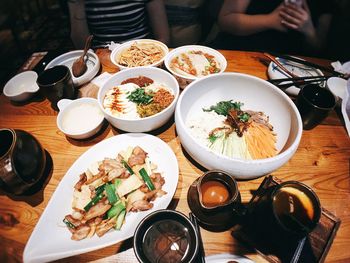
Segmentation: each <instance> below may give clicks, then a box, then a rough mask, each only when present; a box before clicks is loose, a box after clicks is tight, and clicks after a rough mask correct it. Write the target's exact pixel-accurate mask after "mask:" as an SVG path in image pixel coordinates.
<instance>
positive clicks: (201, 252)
mask: <svg viewBox="0 0 350 263" xmlns="http://www.w3.org/2000/svg"><path fill="white" fill-rule="evenodd" d="M189 217H190V221H191V222H192V224H193V225H194V227H195V229H196V231H197V233H198V241H199V244H198V254H197V261H195V262H198V263H205V252H204V248H203V240H202V236H201V230H200V228H199V226H198V221H197V218H196V217H195V216H194V214H193V213H192V212H190V213H189Z"/></svg>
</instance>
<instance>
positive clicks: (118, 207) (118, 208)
mask: <svg viewBox="0 0 350 263" xmlns="http://www.w3.org/2000/svg"><path fill="white" fill-rule="evenodd" d="M123 210H125V205H124V204H123V203H122V202H120V201H119V202H117V203H115V204H114V205H113V206H112V207H111V208H110V209H109V210H108V211H107V217H108V218H112V217H115V216H118V215H119V214H120V212H122V211H123Z"/></svg>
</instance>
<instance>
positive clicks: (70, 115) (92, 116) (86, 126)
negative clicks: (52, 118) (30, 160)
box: [57, 98, 104, 139]
mask: <svg viewBox="0 0 350 263" xmlns="http://www.w3.org/2000/svg"><path fill="white" fill-rule="evenodd" d="M57 106H58V108H59V110H60V112H59V113H58V116H57V127H58V128H59V129H60V131H61V132H63V133H64V134H65V135H66V136H68V137H70V138H73V139H86V138H89V137H91V136H93V135H95V134H96V133H97V132H98V131H99V130H100V129H101V127H102V125H103V120H104V116H103V113H102V111H101V109H100V107H99V105H98V102H97V100H96V99H93V98H80V99H76V100H69V99H62V100H60V101H59V102H58V103H57ZM82 113H84V114H82ZM71 125H72V126H71ZM74 125H77V126H74ZM79 125H80V127H78V126H79Z"/></svg>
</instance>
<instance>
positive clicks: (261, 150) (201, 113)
mask: <svg viewBox="0 0 350 263" xmlns="http://www.w3.org/2000/svg"><path fill="white" fill-rule="evenodd" d="M198 90H200V91H201V92H200V93H199V92H198ZM175 124H176V131H177V134H178V136H179V138H180V141H181V144H182V146H183V148H184V149H185V150H186V152H187V153H188V154H189V155H190V156H191V157H192V158H193V159H194V160H195V161H197V162H198V163H199V164H201V165H202V166H203V167H205V168H207V169H219V170H223V171H225V172H228V173H230V174H232V175H233V176H234V177H236V178H237V179H252V178H257V177H260V176H263V175H266V174H269V173H271V172H273V171H275V170H276V169H278V168H280V167H281V166H282V165H284V164H285V163H286V162H288V160H289V159H290V158H292V156H293V155H294V153H295V152H296V150H297V148H298V145H299V142H300V139H301V135H302V123H301V117H300V114H299V112H298V109H297V108H296V106H295V105H294V103H293V101H292V100H291V99H290V98H289V97H288V96H287V95H286V94H284V93H283V92H282V91H281V90H279V89H278V88H277V87H275V86H274V85H272V84H271V83H269V82H267V81H265V80H262V79H259V78H257V77H254V76H250V75H246V74H241V73H222V74H218V75H211V76H208V77H206V78H202V79H198V80H196V81H195V82H192V83H191V84H190V85H189V86H187V87H186V89H185V90H184V91H183V92H182V93H181V95H180V97H179V99H178V103H177V107H176V111H175Z"/></svg>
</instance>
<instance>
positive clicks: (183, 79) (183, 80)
mask: <svg viewBox="0 0 350 263" xmlns="http://www.w3.org/2000/svg"><path fill="white" fill-rule="evenodd" d="M189 51H202V52H205V53H208V54H210V55H212V56H214V57H215V58H216V60H217V61H218V62H219V64H220V72H218V73H222V72H224V71H225V69H226V67H227V60H226V58H225V57H224V56H223V55H222V54H221V53H220V52H219V51H217V50H215V49H212V48H210V47H206V46H200V45H187V46H182V47H178V48H175V49H173V50H172V51H170V52H169V54H168V55H167V56H166V57H165V60H164V64H165V67H166V68H167V70H168V71H170V72H171V74H173V75H174V76H175V78H176V79H177V81H178V82H179V84H180V88H182V89H184V88H185V87H187V85H188V84H190V83H191V82H192V81H194V80H196V79H199V78H201V77H195V76H192V77H191V76H185V75H181V74H179V73H177V72H175V71H174V70H173V69H172V68H171V67H170V63H171V61H172V59H173V58H175V57H177V56H179V55H180V54H182V53H186V52H189ZM218 73H213V74H218Z"/></svg>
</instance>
